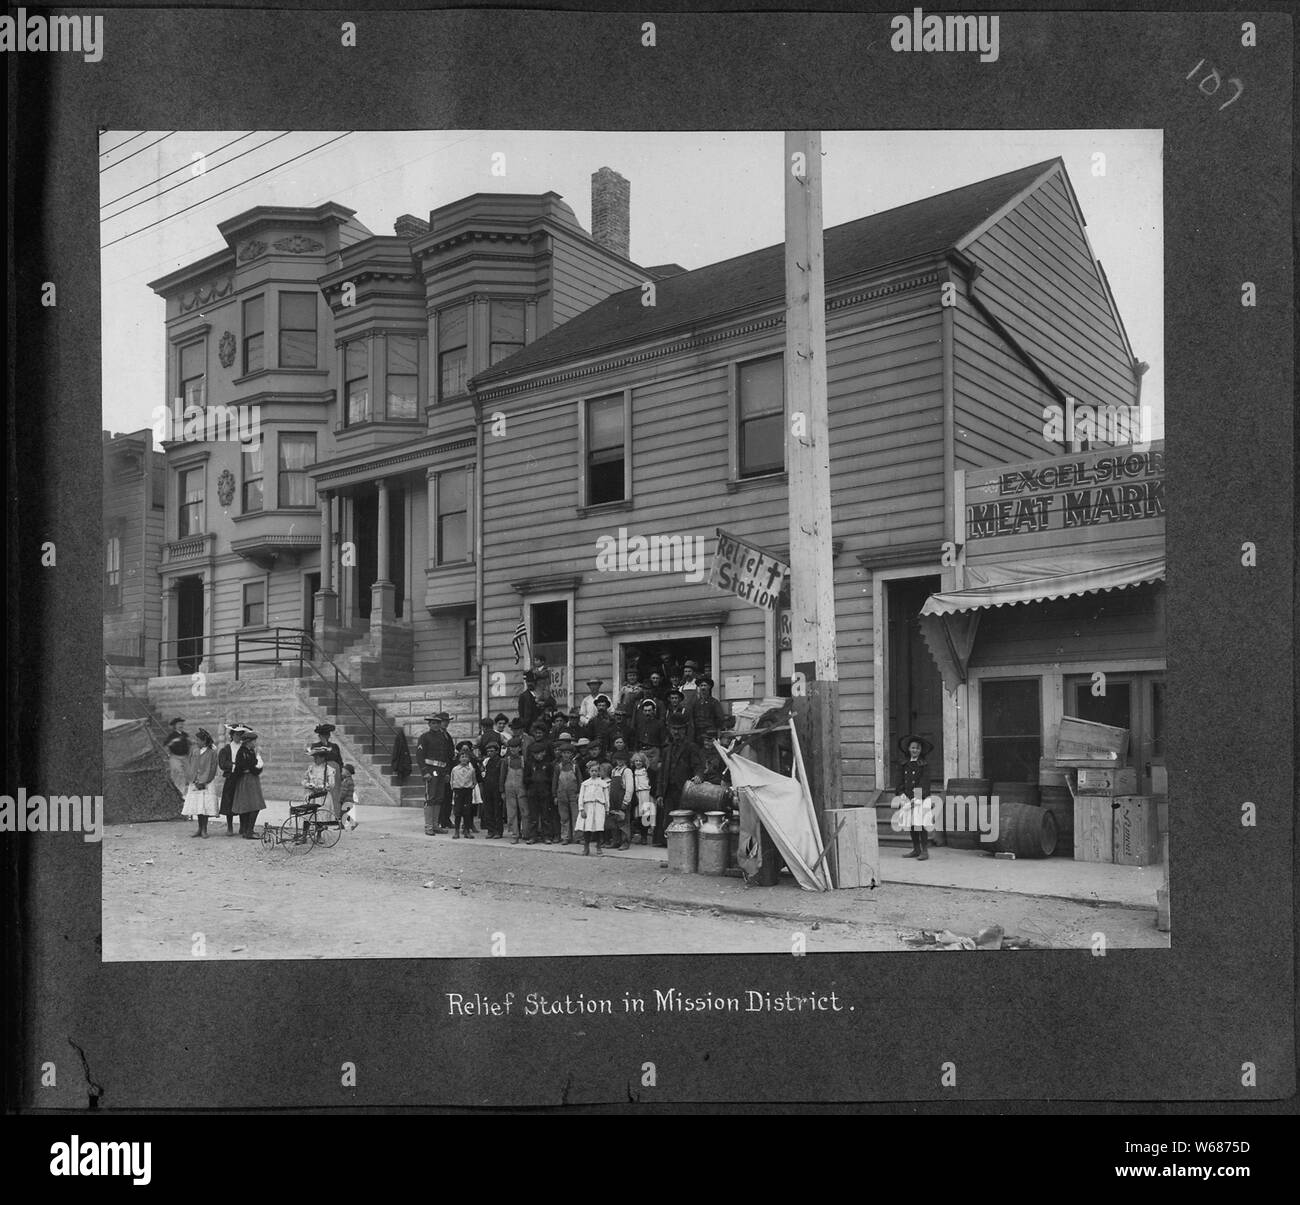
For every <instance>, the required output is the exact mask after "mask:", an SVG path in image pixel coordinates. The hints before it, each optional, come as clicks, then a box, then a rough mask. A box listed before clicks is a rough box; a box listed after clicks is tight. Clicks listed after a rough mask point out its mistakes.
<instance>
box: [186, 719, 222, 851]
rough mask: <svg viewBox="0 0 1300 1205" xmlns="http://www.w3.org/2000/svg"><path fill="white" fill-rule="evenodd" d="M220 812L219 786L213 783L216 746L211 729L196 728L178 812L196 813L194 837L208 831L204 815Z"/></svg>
mask: <svg viewBox="0 0 1300 1205" xmlns="http://www.w3.org/2000/svg"><path fill="white" fill-rule="evenodd" d="M220 814H221V790H220V788H219V787H218V786H217V746H216V744H215V742H214V741H213V739H212V733H210V732H209V731H208V730H207V729H206V728H200V729H199V730H198V731H197V732H196V733H195V734H194V747H193V749H191V750H190V757H189V785H188V786H187V787H186V788H185V803H184V805H183V806H182V807H181V815H182V816H196V817H197V818H198V821H199V827H198V831H197V832H194V833H192V834H191V836H194V837H206V836H207V835H208V817H209V816H217V815H220Z"/></svg>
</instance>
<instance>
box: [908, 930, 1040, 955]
mask: <svg viewBox="0 0 1300 1205" xmlns="http://www.w3.org/2000/svg"><path fill="white" fill-rule="evenodd" d="M898 938H899V940H900V941H902V942H903V943H904V944H905V945H909V946H911V947H912V948H913V949H917V950H919V949H927V948H928V949H935V950H1033V949H1039V950H1041V949H1049V948H1050V946H1048V945H1047V943H1045V942H1031V941H1029V940H1027V939H1026V938H1023V937H1014V936H1007V934H1006V932H1005V930H1004V929H1003V928H1002V926H1001V925H986V926H985V927H984V928H983V929H981V930H980V931H979V932H978V933H977V934H975V936H974V937H966V936H963V935H962V934H960V933H954V932H953V931H952V930H951V929H940V930H938V931H937V932H936V931H933V930H930V929H920V930H918V931H917V932H915V933H906V932H902V933H899V934H898Z"/></svg>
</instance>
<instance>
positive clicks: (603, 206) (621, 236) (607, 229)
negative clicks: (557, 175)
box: [591, 167, 632, 259]
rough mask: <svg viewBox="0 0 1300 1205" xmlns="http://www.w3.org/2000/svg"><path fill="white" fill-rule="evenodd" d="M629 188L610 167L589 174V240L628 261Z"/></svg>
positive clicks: (630, 190)
mask: <svg viewBox="0 0 1300 1205" xmlns="http://www.w3.org/2000/svg"><path fill="white" fill-rule="evenodd" d="M631 202H632V185H631V184H629V183H628V182H627V180H626V179H624V178H623V177H622V176H620V175H619V174H618V172H616V171H614V169H613V168H610V167H602V168H601V169H600V171H598V172H592V174H591V237H592V238H594V239H595V240H596V242H598V243H599V244H600V245H601V246H602V247H604V248H605V249H606V250H608V251H612V252H614V254H615V255H621V256H622V257H623V258H624V259H627V258H628V253H627V252H628V244H629V239H630V237H631V236H630V232H629V221H630V217H629V214H630V209H631Z"/></svg>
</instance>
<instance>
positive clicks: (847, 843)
mask: <svg viewBox="0 0 1300 1205" xmlns="http://www.w3.org/2000/svg"><path fill="white" fill-rule="evenodd" d="M823 825H824V828H823V830H822V840H823V841H824V842H825V843H826V845H827V846H828V847H829V852H828V853H827V855H826V861H827V864H828V865H829V867H830V872H831V882H832V883H834V884H835V886H836V887H874V886H877V885H878V884H879V883H880V845H879V842H878V840H877V835H876V809H875V808H873V807H867V808H827V809H826V812H825V814H824V819H823Z"/></svg>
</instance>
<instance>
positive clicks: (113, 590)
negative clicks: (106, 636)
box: [104, 536, 122, 611]
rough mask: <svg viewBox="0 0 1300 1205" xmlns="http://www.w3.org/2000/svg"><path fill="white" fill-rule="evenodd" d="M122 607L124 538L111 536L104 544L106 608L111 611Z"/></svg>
mask: <svg viewBox="0 0 1300 1205" xmlns="http://www.w3.org/2000/svg"><path fill="white" fill-rule="evenodd" d="M121 605H122V537H121V536H109V537H108V540H107V541H106V542H105V544H104V606H105V607H106V608H108V609H109V610H111V611H115V610H117V608H118V607H120V606H121Z"/></svg>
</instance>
